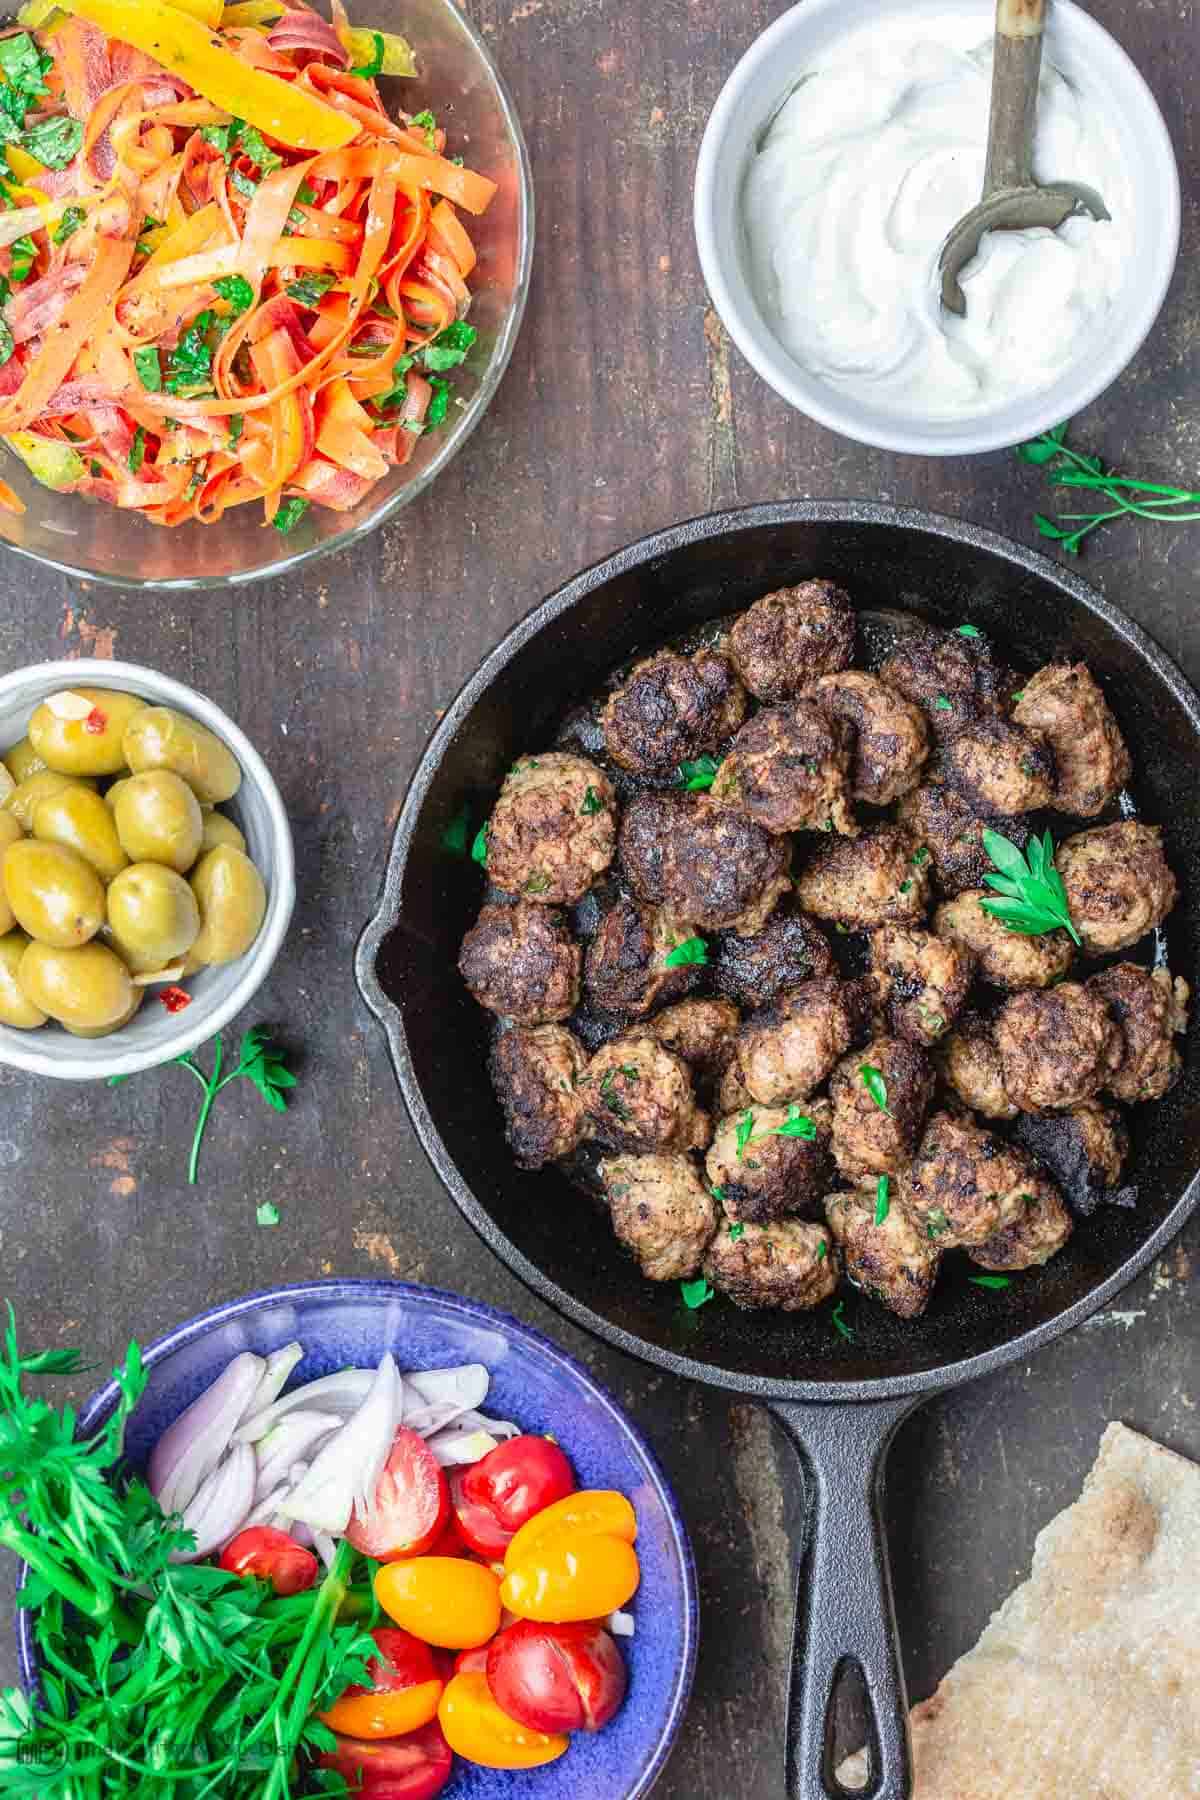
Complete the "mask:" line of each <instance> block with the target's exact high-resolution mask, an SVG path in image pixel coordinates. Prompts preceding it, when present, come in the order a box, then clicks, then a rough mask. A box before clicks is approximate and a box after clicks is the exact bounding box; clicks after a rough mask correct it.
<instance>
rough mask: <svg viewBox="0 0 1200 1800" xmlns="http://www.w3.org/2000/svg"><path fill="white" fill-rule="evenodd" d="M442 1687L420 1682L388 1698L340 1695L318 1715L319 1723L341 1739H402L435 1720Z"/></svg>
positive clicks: (366, 1695)
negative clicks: (335, 1732)
mask: <svg viewBox="0 0 1200 1800" xmlns="http://www.w3.org/2000/svg"><path fill="white" fill-rule="evenodd" d="M442 1687H443V1683H442V1682H440V1681H422V1682H419V1683H418V1684H417V1685H416V1687H409V1688H400V1689H398V1690H396V1691H395V1692H393V1693H390V1694H343V1696H342V1698H341V1699H340V1700H335V1701H334V1703H333V1705H332V1706H331V1707H330V1708H329V1710H328V1711H327V1712H323V1713H322V1714H321V1715H320V1717H321V1723H322V1724H323V1725H328V1727H329V1729H330V1731H340V1732H341V1734H342V1736H343V1737H353V1738H391V1737H403V1735H404V1733H405V1732H406V1731H416V1730H417V1729H418V1727H419V1726H421V1725H428V1723H429V1721H430V1719H436V1718H437V1709H438V1701H439V1700H440V1699H441V1697H442Z"/></svg>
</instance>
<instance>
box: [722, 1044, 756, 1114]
mask: <svg viewBox="0 0 1200 1800" xmlns="http://www.w3.org/2000/svg"><path fill="white" fill-rule="evenodd" d="M753 1105H755V1099H754V1095H753V1094H752V1093H751V1092H750V1089H749V1088H748V1087H747V1086H746V1078H745V1076H744V1075H743V1074H742V1065H741V1063H740V1062H739V1061H738V1059H737V1057H736V1055H735V1056H734V1058H733V1060H732V1061H731V1062H730V1064H729V1067H728V1068H727V1069H726V1071H725V1073H724V1074H723V1075H722V1077H721V1079H720V1082H719V1083H718V1085H717V1113H718V1115H719V1116H720V1117H722V1118H724V1117H725V1115H726V1114H727V1113H743V1112H745V1110H746V1108H747V1107H748V1106H753Z"/></svg>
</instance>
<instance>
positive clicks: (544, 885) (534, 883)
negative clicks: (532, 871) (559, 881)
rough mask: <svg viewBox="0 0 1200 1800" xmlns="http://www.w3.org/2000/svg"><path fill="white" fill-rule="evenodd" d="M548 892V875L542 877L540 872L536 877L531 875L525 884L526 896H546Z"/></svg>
mask: <svg viewBox="0 0 1200 1800" xmlns="http://www.w3.org/2000/svg"><path fill="white" fill-rule="evenodd" d="M549 891H550V877H549V876H548V875H543V874H541V873H540V872H539V873H538V874H537V875H531V876H530V877H529V880H528V881H527V882H526V883H525V892H526V893H527V894H546V893H549Z"/></svg>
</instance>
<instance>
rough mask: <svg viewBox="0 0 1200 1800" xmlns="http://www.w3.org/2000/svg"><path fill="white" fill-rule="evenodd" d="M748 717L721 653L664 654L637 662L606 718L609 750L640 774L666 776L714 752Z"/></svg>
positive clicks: (742, 694) (616, 759)
mask: <svg viewBox="0 0 1200 1800" xmlns="http://www.w3.org/2000/svg"><path fill="white" fill-rule="evenodd" d="M745 716H746V690H745V689H744V688H743V686H742V684H741V682H740V681H739V680H738V678H737V676H736V674H735V673H734V671H733V667H732V665H731V664H730V663H729V661H728V660H727V658H726V657H724V656H722V655H720V654H719V652H718V651H716V650H709V649H704V650H697V651H696V653H695V655H694V656H680V655H679V654H678V653H677V652H676V651H673V650H664V651H660V652H659V654H658V655H657V656H648V657H647V658H646V659H645V661H644V662H640V663H638V664H637V665H636V666H635V667H634V669H633V670H632V671H631V673H630V675H629V676H628V678H627V679H626V680H625V681H624V682H623V683H622V685H621V686H620V687H619V688H618V689H617V690H616V692H615V693H614V694H612V695H611V696H610V698H609V700H608V703H607V705H606V706H605V708H604V712H603V714H602V715H601V720H600V723H601V725H602V726H603V729H604V747H605V749H606V750H607V751H608V754H609V755H610V756H611V757H612V759H613V761H614V762H615V763H619V764H620V766H621V768H623V769H631V770H632V771H633V773H634V774H635V775H667V774H670V772H671V770H672V769H674V768H675V767H676V766H677V765H678V764H679V763H681V762H684V761H686V760H687V759H688V758H690V757H695V756H699V755H700V753H701V752H702V751H705V750H715V749H716V747H717V745H718V744H720V743H723V742H724V740H725V739H726V738H727V737H730V736H732V734H733V733H734V732H735V731H736V730H737V728H738V726H739V725H740V724H741V722H742V720H743V719H744V718H745Z"/></svg>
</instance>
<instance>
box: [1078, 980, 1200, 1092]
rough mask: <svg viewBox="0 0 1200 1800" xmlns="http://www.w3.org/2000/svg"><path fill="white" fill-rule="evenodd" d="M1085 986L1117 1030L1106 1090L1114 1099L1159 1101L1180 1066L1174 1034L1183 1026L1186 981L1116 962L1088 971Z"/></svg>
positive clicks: (1187, 992) (1185, 1025)
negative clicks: (1115, 1058) (1116, 1052)
mask: <svg viewBox="0 0 1200 1800" xmlns="http://www.w3.org/2000/svg"><path fill="white" fill-rule="evenodd" d="M1088 986H1089V988H1093V989H1094V990H1095V991H1096V993H1098V994H1099V995H1101V996H1102V998H1103V999H1104V1000H1105V1001H1106V1002H1107V1004H1108V1008H1109V1011H1110V1012H1111V1013H1112V1015H1113V1017H1114V1019H1115V1020H1116V1021H1117V1024H1118V1025H1119V1026H1120V1028H1121V1038H1122V1049H1121V1059H1120V1061H1119V1063H1118V1064H1117V1067H1116V1069H1115V1071H1114V1072H1113V1074H1112V1075H1110V1076H1109V1079H1108V1082H1107V1083H1106V1086H1107V1088H1108V1091H1109V1093H1110V1094H1114V1095H1115V1096H1116V1098H1117V1099H1118V1100H1129V1101H1136V1100H1160V1099H1161V1098H1162V1096H1163V1095H1164V1094H1165V1093H1166V1092H1167V1091H1168V1089H1169V1088H1172V1087H1174V1085H1175V1083H1176V1082H1177V1081H1178V1079H1179V1073H1180V1070H1181V1069H1182V1068H1183V1058H1182V1057H1181V1056H1180V1054H1179V1051H1178V1050H1177V1049H1176V1047H1175V1043H1174V1037H1175V1033H1176V1032H1178V1031H1186V1030H1187V1008H1188V999H1189V994H1190V990H1189V988H1188V984H1187V982H1186V981H1183V980H1181V979H1180V978H1179V977H1178V976H1176V977H1174V978H1172V975H1171V971H1170V970H1169V969H1154V970H1153V971H1151V970H1149V969H1142V968H1139V967H1138V965H1137V963H1130V962H1121V963H1117V964H1115V965H1114V967H1113V968H1111V969H1102V970H1101V972H1100V974H1099V975H1093V976H1092V979H1091V980H1090V981H1089V982H1088Z"/></svg>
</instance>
